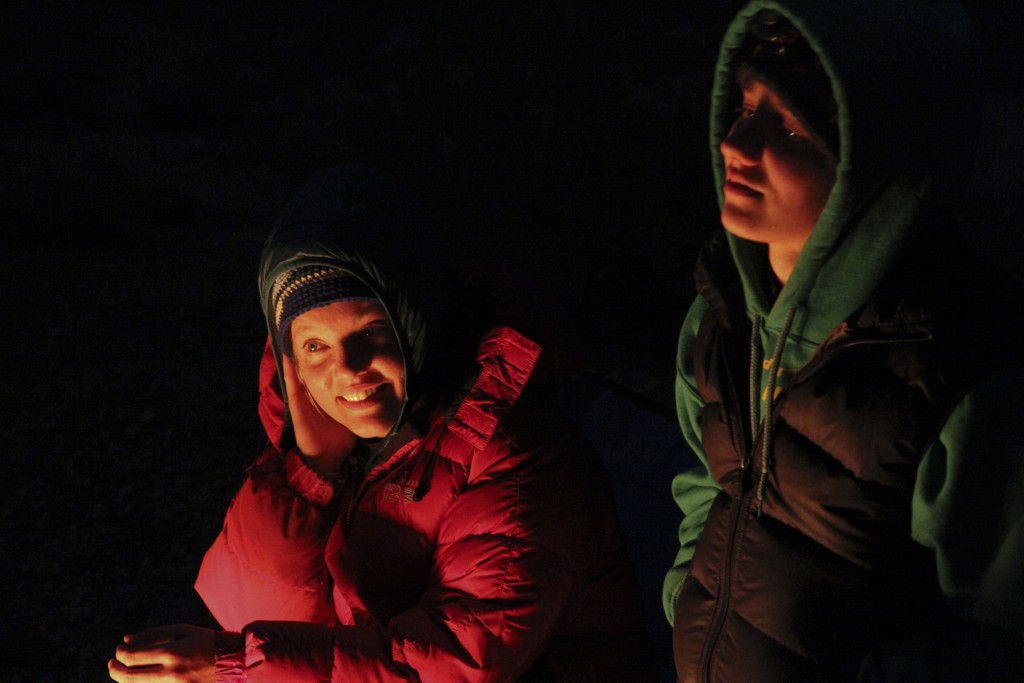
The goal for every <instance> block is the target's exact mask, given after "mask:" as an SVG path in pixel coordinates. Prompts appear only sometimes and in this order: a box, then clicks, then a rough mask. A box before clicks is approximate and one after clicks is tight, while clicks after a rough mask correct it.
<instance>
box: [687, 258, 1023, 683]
mask: <svg viewBox="0 0 1024 683" xmlns="http://www.w3.org/2000/svg"><path fill="white" fill-rule="evenodd" d="M943 263H947V262H943V261H939V260H936V259H935V258H934V257H933V258H920V257H917V258H911V259H908V260H907V261H906V262H905V263H903V264H901V266H900V267H899V268H897V269H896V273H897V276H896V277H894V278H893V279H892V281H891V282H888V283H886V284H885V285H883V286H882V287H880V288H879V294H878V295H877V296H876V297H875V298H874V299H873V300H872V302H870V303H869V305H868V306H866V307H865V308H864V309H863V310H862V311H860V312H859V313H858V314H857V315H856V316H854V317H853V318H852V319H851V320H849V321H848V322H847V323H844V324H843V325H842V326H841V327H840V328H839V329H838V330H837V331H836V332H835V333H834V334H833V335H832V337H831V338H830V340H829V341H827V342H826V343H825V344H824V345H823V346H822V347H821V348H820V349H819V350H818V352H817V353H816V354H815V356H814V358H813V359H812V360H811V361H810V362H809V363H808V364H807V365H806V366H805V367H804V368H803V369H801V370H800V371H799V372H798V373H797V374H796V376H795V377H794V378H793V379H792V381H791V382H790V384H789V386H788V387H787V388H786V389H785V390H784V391H783V393H782V394H780V396H779V397H778V398H777V400H776V406H775V410H774V414H773V416H772V421H773V426H772V444H773V448H772V454H771V460H770V473H769V475H768V478H767V483H766V486H765V489H764V502H763V508H762V510H761V514H757V511H756V506H755V504H754V501H753V499H754V495H755V489H756V484H757V479H758V477H759V473H758V471H757V469H758V468H757V463H758V456H757V455H754V456H751V454H759V453H760V451H759V448H760V444H761V439H762V438H763V436H764V435H763V431H764V429H763V428H762V429H761V430H760V432H759V433H758V434H753V435H752V434H751V433H750V427H749V423H750V420H749V415H748V413H749V408H748V407H747V406H748V405H749V403H748V392H749V389H748V382H747V368H748V364H749V357H748V355H749V348H750V334H751V332H750V324H749V322H748V321H747V320H746V318H745V315H743V313H742V311H743V306H742V299H741V298H738V296H739V286H738V281H737V279H736V275H735V271H734V267H733V266H732V262H731V259H729V258H728V250H727V249H724V248H722V245H718V246H715V244H714V243H712V245H711V246H710V247H709V249H706V250H705V253H704V254H702V262H701V266H700V267H699V268H698V278H699V280H700V281H701V288H702V294H704V295H705V296H706V297H707V298H708V299H709V301H710V302H711V303H712V308H711V309H710V310H709V313H708V315H707V316H706V317H705V319H704V320H703V322H702V324H701V326H700V329H699V332H698V335H697V339H696V345H695V348H694V357H695V375H696V380H697V386H698V389H699V391H700V394H701V397H702V398H703V400H704V402H705V404H706V406H705V408H704V411H703V413H702V415H701V428H702V434H703V442H704V448H705V451H706V453H707V457H708V463H709V467H710V470H711V473H712V475H713V476H714V478H715V480H716V481H717V482H718V483H719V485H720V486H721V487H722V492H721V493H720V494H719V495H718V497H717V498H716V499H715V501H714V503H713V505H712V507H711V510H710V512H709V514H708V519H707V525H706V526H705V528H704V531H703V532H702V535H701V537H700V541H699V543H698V545H697V548H696V554H695V556H694V559H693V562H692V565H691V567H690V575H689V577H688V578H687V580H686V582H685V583H684V585H683V588H682V592H681V594H680V597H679V601H678V603H677V608H676V617H675V622H676V627H675V639H674V640H675V654H676V666H677V671H678V672H679V679H680V680H681V681H690V680H700V681H703V680H709V681H710V680H714V681H764V682H769V681H819V680H820V681H830V682H834V681H843V680H852V679H853V677H854V675H855V674H856V672H857V667H858V664H859V662H860V661H861V659H862V658H863V656H864V654H865V653H866V652H869V651H872V650H873V649H875V648H877V647H878V646H879V645H880V644H884V643H890V642H897V641H900V640H903V639H906V638H907V637H911V636H917V635H919V634H921V633H924V632H931V633H935V634H937V637H936V639H934V642H941V639H942V637H941V634H942V633H944V632H949V633H951V634H952V633H955V631H956V628H957V625H956V624H955V622H954V619H953V617H952V614H951V613H950V612H949V610H948V609H947V608H946V607H945V604H944V601H943V599H942V595H941V592H940V591H939V589H938V585H937V578H936V571H935V561H934V557H933V556H932V554H931V552H930V551H928V550H926V549H925V548H923V547H921V546H920V545H918V544H917V543H916V542H915V541H913V539H912V538H911V536H910V514H911V497H912V494H913V489H914V484H915V480H916V471H917V466H918V464H919V463H920V460H921V458H922V457H923V455H924V453H925V452H926V450H927V449H928V447H929V446H930V445H931V444H932V443H933V442H934V440H935V439H936V437H937V435H938V433H939V431H940V430H941V428H942V425H943V424H944V422H945V420H946V418H947V417H948V415H949V413H950V412H951V410H952V409H953V408H954V407H955V405H956V404H957V402H958V401H959V400H960V399H961V398H962V397H963V396H964V394H965V393H966V391H967V390H968V389H969V388H970V387H971V386H972V385H973V384H974V383H975V382H977V381H978V380H979V379H981V378H983V377H984V376H985V375H986V374H989V373H991V372H992V371H994V370H995V369H996V368H998V367H999V364H1000V362H1001V361H1000V360H999V359H1000V358H1002V359H1005V358H1006V357H1007V356H1006V354H1007V353H1008V352H1009V349H1008V348H1007V349H1002V348H1000V349H998V350H996V351H995V352H993V353H990V350H991V344H989V345H985V344H979V342H978V341H977V340H978V335H979V333H980V334H985V328H986V325H985V324H984V323H983V322H980V321H979V316H978V315H976V314H975V312H974V311H975V309H977V306H976V305H975V304H976V303H977V301H972V300H971V298H970V296H969V295H967V293H966V290H965V289H964V288H962V287H960V285H959V284H958V285H957V287H956V288H955V290H951V288H950V286H949V285H948V284H946V283H948V282H949V281H950V280H954V281H955V282H957V283H960V282H963V280H961V278H962V277H963V276H964V271H962V270H961V271H959V272H958V273H956V274H955V275H956V278H953V277H950V276H951V275H952V273H951V272H949V271H947V270H946V269H945V268H944V267H943V266H942V264H943ZM950 265H952V264H950ZM730 269H732V272H730ZM977 275H978V278H979V279H975V280H974V282H973V283H970V284H974V285H977V284H979V283H980V282H981V279H980V278H983V277H984V274H983V273H981V272H979V273H977ZM969 279H970V277H968V280H969ZM944 281H945V282H944ZM716 282H719V283H722V282H724V283H726V287H725V288H721V287H717V286H715V283H716ZM989 291H990V292H991V291H992V290H991V289H990V290H989ZM951 297H952V298H951ZM1004 336H1005V335H1004ZM751 461H753V464H752V463H751Z"/></svg>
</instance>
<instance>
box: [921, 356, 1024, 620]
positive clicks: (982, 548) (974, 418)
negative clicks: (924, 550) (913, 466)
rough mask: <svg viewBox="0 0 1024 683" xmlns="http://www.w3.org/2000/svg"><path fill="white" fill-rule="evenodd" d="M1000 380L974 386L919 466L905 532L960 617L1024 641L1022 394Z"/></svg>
mask: <svg viewBox="0 0 1024 683" xmlns="http://www.w3.org/2000/svg"><path fill="white" fill-rule="evenodd" d="M1021 381H1022V378H1021V377H1020V376H1019V374H1018V375H1015V376H1011V375H1004V376H1001V377H997V378H994V379H991V380H989V381H987V382H985V383H984V384H982V385H980V386H978V387H976V388H974V389H973V390H972V391H971V392H970V393H969V394H968V395H967V396H966V397H965V398H964V399H963V401H961V403H960V404H959V405H958V406H957V408H956V409H955V410H954V411H953V413H952V414H951V415H950V417H949V419H948V420H947V422H946V425H945V426H944V427H943V429H942V432H941V433H940V435H939V439H938V441H937V442H936V443H935V445H934V446H933V447H932V448H931V449H930V450H929V451H928V453H927V454H926V455H925V457H924V459H923V460H922V462H921V464H920V466H919V468H918V475H917V485H916V487H915V491H914V501H913V518H912V534H913V537H914V539H915V540H917V541H918V542H919V543H921V544H922V545H924V546H926V547H928V548H931V549H932V550H934V551H935V561H936V567H937V570H938V576H939V583H940V585H941V587H942V590H943V592H944V593H945V594H946V597H947V599H948V601H949V603H950V605H951V606H952V608H953V609H954V611H955V612H957V613H958V614H959V615H960V616H961V617H963V618H965V619H967V620H968V621H972V622H976V623H985V624H991V625H993V626H997V627H999V628H1002V629H1004V630H1006V631H1008V632H1010V633H1014V634H1016V636H1017V637H1018V638H1024V395H1022V393H1021V386H1022V384H1021Z"/></svg>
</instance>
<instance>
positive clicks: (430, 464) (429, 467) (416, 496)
mask: <svg viewBox="0 0 1024 683" xmlns="http://www.w3.org/2000/svg"><path fill="white" fill-rule="evenodd" d="M447 432H448V421H447V420H445V421H444V426H443V427H442V428H440V429H438V430H437V436H436V437H435V438H434V440H433V441H434V443H433V445H432V446H430V447H428V446H427V444H426V443H425V442H424V444H423V448H424V450H426V451H427V462H426V464H425V465H424V466H423V470H422V471H421V472H420V480H419V482H417V484H416V491H415V492H414V493H413V496H412V500H413V502H414V503H418V502H420V501H421V500H423V496H425V495H427V493H428V492H429V491H430V480H431V478H432V477H433V476H434V463H435V462H436V461H437V451H438V450H439V449H440V447H441V439H443V438H444V435H445V434H446V433H447Z"/></svg>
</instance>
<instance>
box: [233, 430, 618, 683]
mask: <svg viewBox="0 0 1024 683" xmlns="http://www.w3.org/2000/svg"><path fill="white" fill-rule="evenodd" d="M577 450H578V448H577ZM478 464H479V460H477V461H476V462H475V463H474V466H476V465H478ZM588 479H589V475H588V474H587V470H585V469H583V468H582V467H581V466H580V460H579V459H578V458H576V457H575V455H574V453H572V452H568V451H567V450H565V449H562V448H558V447H551V446H541V447H538V448H536V449H532V450H531V449H526V450H517V452H515V453H511V454H505V455H502V456H500V457H498V458H497V459H496V460H495V461H494V462H493V463H491V464H490V465H488V466H486V467H485V468H484V469H483V471H482V472H481V473H479V474H475V475H474V476H473V480H472V481H471V482H470V483H469V485H468V486H467V487H466V488H465V489H464V490H462V491H461V492H460V493H458V495H456V496H454V498H453V499H452V502H451V504H450V505H449V507H448V509H447V510H446V511H445V513H444V517H443V520H442V523H441V526H440V529H439V534H438V538H437V546H436V551H435V557H434V563H433V568H432V570H431V572H430V575H429V576H428V584H427V588H426V590H425V591H424V594H423V596H422V598H421V599H420V601H419V603H418V604H417V605H416V606H415V607H413V608H412V609H409V610H407V611H406V612H403V613H401V614H398V615H396V616H395V617H394V618H392V619H391V620H389V621H388V622H387V623H386V624H376V623H374V624H370V625H368V626H364V627H350V626H339V627H335V628H328V627H324V626H317V625H312V624H295V623H283V622H273V623H270V622H259V623H255V624H251V625H249V626H248V627H247V628H246V629H245V639H246V645H245V649H244V652H239V653H238V655H237V659H236V664H237V666H238V668H239V669H240V670H244V671H245V675H246V676H247V678H246V680H247V681H249V682H250V683H256V682H258V681H272V680H277V681H280V680H334V681H339V682H340V681H349V680H379V681H405V680H413V681H416V680H443V681H511V680H516V679H517V678H518V677H520V676H521V675H522V674H523V673H524V672H525V671H526V669H527V668H528V667H529V666H530V665H531V664H532V663H533V662H534V661H535V660H536V658H537V657H538V656H539V654H540V652H541V651H542V650H543V649H544V648H545V647H546V646H547V644H548V643H549V642H550V641H551V638H552V637H553V633H554V630H555V627H556V625H557V623H558V620H559V618H560V617H561V615H562V613H563V610H564V606H565V605H566V603H567V601H568V599H569V594H570V591H571V589H572V588H573V585H574V583H575V581H576V579H577V578H578V577H579V576H580V575H582V573H583V569H582V567H581V565H584V564H586V563H591V566H590V567H589V568H590V569H593V564H594V561H593V557H594V556H595V554H596V552H595V550H594V548H595V545H596V544H598V543H599V542H600V541H599V540H598V537H599V536H600V537H603V530H599V527H598V525H597V524H596V522H595V519H596V517H597V515H596V514H595V506H594V504H593V501H588V500H587V496H593V491H594V487H592V486H590V485H589V482H588ZM565 482H572V484H573V485H572V486H566V485H565ZM437 493H439V492H437V491H432V494H437ZM225 666H226V667H227V668H230V667H228V666H227V664H225Z"/></svg>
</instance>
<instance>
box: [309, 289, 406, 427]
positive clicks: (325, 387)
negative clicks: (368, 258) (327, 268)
mask: <svg viewBox="0 0 1024 683" xmlns="http://www.w3.org/2000/svg"><path fill="white" fill-rule="evenodd" d="M290 333H291V335H292V349H293V352H294V354H295V364H296V369H297V372H298V375H299V379H300V381H301V382H302V383H303V384H305V385H306V388H307V389H308V390H309V393H310V395H311V396H312V397H313V399H314V400H315V401H316V403H317V404H318V405H319V406H320V408H322V409H323V411H324V412H326V413H327V415H329V416H330V417H331V418H333V419H334V420H336V421H338V422H339V423H341V424H342V425H344V426H345V427H347V428H348V429H349V430H350V431H351V432H352V433H354V434H355V435H356V436H358V437H360V438H362V439H375V438H380V437H384V436H387V434H388V432H390V431H391V428H392V427H393V426H394V424H395V422H396V421H397V420H398V417H399V414H400V412H401V409H402V404H403V403H404V401H405V367H404V363H403V362H402V352H401V348H400V347H399V344H398V339H397V337H396V336H395V330H394V328H393V327H392V326H391V321H390V320H388V316H387V314H386V313H385V311H384V309H383V307H381V305H380V304H378V303H376V302H371V301H339V302H336V303H333V304H330V305H328V306H322V307H320V308H314V309H313V310H311V311H307V312H305V313H303V314H302V315H300V316H298V317H297V318H296V319H295V320H294V321H293V322H292V325H291V332H290Z"/></svg>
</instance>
